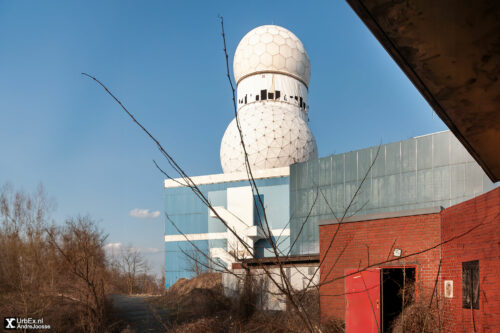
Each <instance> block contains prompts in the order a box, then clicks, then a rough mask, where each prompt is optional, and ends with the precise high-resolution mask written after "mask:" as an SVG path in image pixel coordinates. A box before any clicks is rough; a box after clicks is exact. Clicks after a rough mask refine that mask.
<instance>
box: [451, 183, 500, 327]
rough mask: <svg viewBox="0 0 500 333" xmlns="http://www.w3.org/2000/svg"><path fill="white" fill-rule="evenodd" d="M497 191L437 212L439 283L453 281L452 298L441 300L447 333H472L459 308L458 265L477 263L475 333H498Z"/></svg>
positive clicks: (499, 205) (466, 313)
mask: <svg viewBox="0 0 500 333" xmlns="http://www.w3.org/2000/svg"><path fill="white" fill-rule="evenodd" d="M499 214H500V188H497V189H495V190H492V191H490V192H488V193H485V194H483V195H480V196H478V197H476V198H474V199H472V200H468V201H465V202H463V203H461V204H458V205H455V206H452V207H450V208H448V209H445V210H444V211H442V212H441V216H442V224H441V234H442V238H443V241H445V240H448V239H451V238H452V237H456V236H457V235H460V234H463V233H465V232H467V231H468V230H470V229H471V228H473V227H475V226H478V228H477V229H475V230H473V231H472V232H470V233H469V234H467V235H466V236H463V237H460V238H458V239H455V240H454V241H451V242H449V243H447V244H444V245H443V246H442V248H441V251H442V258H443V263H442V269H441V280H442V282H441V284H442V285H443V283H444V280H453V298H452V299H444V323H445V324H446V325H447V326H446V329H447V331H449V332H472V330H473V324H472V313H471V310H470V309H462V262H464V261H471V260H479V280H480V282H479V287H480V296H479V310H474V322H475V325H476V331H477V332H500V284H499V281H500V269H499V266H500V245H499V242H500V215H499Z"/></svg>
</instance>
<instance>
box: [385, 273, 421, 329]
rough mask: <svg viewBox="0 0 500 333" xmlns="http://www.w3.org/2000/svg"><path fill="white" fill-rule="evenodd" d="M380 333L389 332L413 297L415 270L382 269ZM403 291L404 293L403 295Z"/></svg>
mask: <svg viewBox="0 0 500 333" xmlns="http://www.w3.org/2000/svg"><path fill="white" fill-rule="evenodd" d="M380 282H381V283H380V285H381V288H380V289H381V290H380V294H381V296H382V297H381V298H382V300H381V303H382V308H381V310H382V313H381V317H382V320H381V321H382V332H391V331H392V324H393V321H394V319H396V318H397V317H398V316H399V315H400V314H401V312H402V311H403V296H404V304H405V306H406V305H408V304H410V303H411V302H412V301H413V299H414V297H415V268H414V267H407V268H382V274H381V281H380ZM403 291H404V293H403Z"/></svg>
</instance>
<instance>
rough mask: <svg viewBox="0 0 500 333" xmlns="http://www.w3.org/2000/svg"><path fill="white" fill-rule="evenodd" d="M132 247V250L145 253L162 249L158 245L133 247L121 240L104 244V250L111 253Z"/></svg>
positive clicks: (117, 252)
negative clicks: (125, 244)
mask: <svg viewBox="0 0 500 333" xmlns="http://www.w3.org/2000/svg"><path fill="white" fill-rule="evenodd" d="M127 249H130V250H131V251H137V252H141V253H144V254H151V253H158V252H161V250H160V249H157V248H156V247H133V246H124V245H123V244H122V243H121V242H117V243H108V244H106V245H104V250H105V251H106V252H108V253H109V254H112V255H114V254H119V253H120V252H121V251H125V250H127Z"/></svg>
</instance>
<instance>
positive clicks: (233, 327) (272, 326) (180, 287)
mask: <svg viewBox="0 0 500 333" xmlns="http://www.w3.org/2000/svg"><path fill="white" fill-rule="evenodd" d="M259 287H260V286H259V284H258V282H257V283H256V282H255V280H254V279H252V278H248V279H245V280H243V281H242V283H241V288H242V289H241V292H240V296H239V297H236V298H228V297H226V296H224V294H223V289H222V281H221V278H220V274H215V273H206V274H202V275H200V276H198V277H195V278H193V279H190V280H188V279H181V280H179V281H178V282H177V283H176V284H174V285H173V286H172V287H170V289H169V290H168V291H167V293H166V295H165V296H162V297H161V298H160V304H161V305H163V306H165V307H167V309H169V314H170V316H171V318H170V321H171V322H172V323H173V327H172V329H171V331H172V332H176V333H183V332H209V333H219V332H221V333H222V332H263V333H267V332H269V333H271V332H273V333H280V332H283V333H284V332H306V331H308V328H307V327H306V325H305V324H304V322H303V321H302V320H301V319H300V317H299V315H298V314H297V313H296V312H295V311H294V310H289V311H283V312H281V311H263V310H260V309H259V308H258V307H257V306H256V304H257V301H258V293H259ZM299 296H300V298H298V299H299V300H300V302H301V303H302V304H303V306H304V308H305V311H306V312H307V313H308V316H309V318H310V319H311V321H312V322H313V324H314V325H315V327H316V328H317V329H318V331H321V332H323V333H338V332H344V324H343V322H342V321H340V320H329V321H325V322H320V320H319V294H318V292H317V291H316V290H314V291H309V292H305V293H301V294H298V295H297V297H299Z"/></svg>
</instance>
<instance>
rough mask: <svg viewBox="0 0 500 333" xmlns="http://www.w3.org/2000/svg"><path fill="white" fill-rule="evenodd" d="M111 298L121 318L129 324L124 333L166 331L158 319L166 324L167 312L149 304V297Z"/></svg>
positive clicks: (126, 296) (117, 296) (116, 296)
mask: <svg viewBox="0 0 500 333" xmlns="http://www.w3.org/2000/svg"><path fill="white" fill-rule="evenodd" d="M110 297H111V299H112V301H113V305H114V306H115V308H116V310H117V311H118V312H119V315H120V317H121V318H122V319H123V320H124V321H126V322H127V323H128V327H127V329H126V330H124V331H123V332H137V333H139V332H165V331H166V330H165V328H164V326H163V325H162V324H161V323H160V321H159V319H158V318H157V317H158V316H159V317H160V318H161V320H162V321H163V322H164V323H166V322H167V320H166V316H167V311H166V310H165V309H162V308H159V307H157V306H154V305H151V304H149V303H148V298H150V297H149V296H128V295H111V296H110ZM155 312H156V314H157V315H156V316H155Z"/></svg>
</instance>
